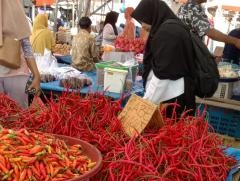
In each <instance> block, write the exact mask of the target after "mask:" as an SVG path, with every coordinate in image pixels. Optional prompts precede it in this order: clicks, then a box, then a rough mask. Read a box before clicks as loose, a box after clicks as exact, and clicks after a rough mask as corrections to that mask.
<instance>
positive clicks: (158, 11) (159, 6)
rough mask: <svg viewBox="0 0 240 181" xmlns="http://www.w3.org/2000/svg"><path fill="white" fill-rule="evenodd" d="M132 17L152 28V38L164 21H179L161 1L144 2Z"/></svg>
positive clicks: (143, 0) (144, 0)
mask: <svg viewBox="0 0 240 181" xmlns="http://www.w3.org/2000/svg"><path fill="white" fill-rule="evenodd" d="M132 17H133V18H134V19H136V20H137V21H139V22H144V23H147V24H149V25H151V26H152V27H151V31H150V36H153V35H154V34H155V33H156V32H157V30H158V28H159V27H160V26H161V24H162V23H163V22H164V21H166V20H168V19H177V17H176V15H175V14H174V13H173V12H172V10H171V9H170V8H169V7H168V5H167V4H166V3H165V2H163V1H161V0H142V1H141V2H140V3H139V5H138V6H137V8H136V9H135V10H134V12H133V13H132Z"/></svg>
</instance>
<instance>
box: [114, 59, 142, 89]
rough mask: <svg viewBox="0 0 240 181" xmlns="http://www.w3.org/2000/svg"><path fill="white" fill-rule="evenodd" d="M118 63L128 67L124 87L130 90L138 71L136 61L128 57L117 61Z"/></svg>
mask: <svg viewBox="0 0 240 181" xmlns="http://www.w3.org/2000/svg"><path fill="white" fill-rule="evenodd" d="M117 63H118V64H119V65H122V66H124V67H128V75H127V78H126V83H125V89H126V90H127V91H130V90H132V87H133V84H134V83H135V80H136V76H137V73H138V63H137V61H136V60H135V58H129V59H127V60H124V61H123V62H117Z"/></svg>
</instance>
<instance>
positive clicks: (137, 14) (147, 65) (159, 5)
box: [132, 0, 177, 86]
mask: <svg viewBox="0 0 240 181" xmlns="http://www.w3.org/2000/svg"><path fill="white" fill-rule="evenodd" d="M132 17H133V18H134V19H136V20H137V21H139V22H140V23H141V22H144V23H146V24H149V25H151V30H150V32H149V36H148V40H147V43H146V47H145V53H144V59H143V64H144V72H143V80H144V86H145V85H146V80H147V77H148V75H149V73H150V71H151V70H152V69H156V68H155V67H153V65H152V64H153V62H154V57H153V52H152V47H151V46H158V45H155V44H154V45H152V40H153V38H154V37H155V35H157V32H158V30H159V28H160V26H161V25H162V23H163V22H165V21H166V20H168V19H177V17H176V15H175V14H174V13H173V12H172V10H171V9H170V8H169V7H168V5H167V4H166V3H165V2H163V1H161V0H142V1H141V2H140V3H139V5H138V6H137V8H136V9H135V10H134V12H133V13H132ZM159 43H160V42H159ZM155 48H156V47H155ZM170 54H171V53H170ZM169 56H170V55H169ZM155 72H157V70H156V71H155ZM157 77H158V76H157Z"/></svg>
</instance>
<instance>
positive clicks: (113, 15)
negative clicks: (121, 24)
mask: <svg viewBox="0 0 240 181" xmlns="http://www.w3.org/2000/svg"><path fill="white" fill-rule="evenodd" d="M117 20H118V13H117V12H115V11H111V12H109V13H107V15H106V18H105V21H104V28H103V44H110V45H114V40H115V39H116V37H117V35H118V30H117V27H116V23H117Z"/></svg>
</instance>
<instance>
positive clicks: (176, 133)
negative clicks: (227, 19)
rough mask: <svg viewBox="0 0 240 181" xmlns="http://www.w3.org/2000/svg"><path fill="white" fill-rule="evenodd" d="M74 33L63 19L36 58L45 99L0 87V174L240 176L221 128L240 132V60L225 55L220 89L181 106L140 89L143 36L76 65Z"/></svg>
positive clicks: (166, 178)
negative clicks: (25, 99)
mask: <svg viewBox="0 0 240 181" xmlns="http://www.w3.org/2000/svg"><path fill="white" fill-rule="evenodd" d="M56 2H57V4H58V1H56ZM71 2H73V1H71ZM76 2H77V1H76ZM86 2H91V1H86ZM107 2H108V1H106V2H105V3H107ZM179 2H183V0H179ZM37 3H43V4H42V5H46V3H50V4H52V3H53V1H38V2H37ZM73 3H74V2H73ZM57 4H55V8H56V9H57ZM86 5H87V6H88V4H86ZM73 6H74V5H73ZM225 8H226V9H227V8H229V7H225ZM88 11H89V9H86V10H85V11H84V12H86V13H89V12H88ZM69 33H70V32H69V29H65V28H60V29H59V31H58V34H57V38H58V42H57V45H56V46H55V48H54V49H53V54H52V52H50V51H49V52H47V51H46V52H45V54H44V55H43V56H42V55H36V57H35V58H36V63H37V66H38V69H39V71H40V74H41V89H42V92H43V94H44V95H47V94H48V95H50V96H49V97H47V100H46V102H44V103H43V102H42V100H41V98H39V97H37V96H35V97H34V99H33V102H32V104H31V105H30V106H29V107H28V108H26V109H25V108H22V107H20V106H19V105H18V104H17V103H16V101H14V100H12V99H11V98H10V97H8V95H5V94H3V93H0V138H1V139H0V143H1V144H0V180H14V181H26V180H31V181H58V180H65V181H106V180H107V181H123V180H124V181H125V180H126V181H137V180H139V181H143V180H144V181H145V180H149V181H150V180H151V181H239V179H240V176H239V175H240V171H239V165H240V149H238V148H234V147H230V146H229V145H228V144H226V143H225V142H224V140H223V138H222V137H221V136H220V135H219V134H223V135H228V136H231V137H233V138H234V139H239V138H240V131H239V130H240V122H239V120H240V102H239V101H236V100H233V99H232V98H233V94H232V93H233V89H234V84H235V83H236V82H238V81H239V77H240V69H239V68H238V67H235V66H234V65H232V64H225V63H222V64H219V66H218V69H219V72H220V82H219V86H218V89H217V91H216V93H215V94H214V96H213V97H212V98H208V99H200V98H197V104H198V106H197V110H196V114H195V115H194V116H192V115H191V116H190V115H189V114H188V113H189V112H188V110H186V111H184V112H182V114H181V115H178V114H177V112H176V109H177V107H178V105H177V104H176V103H171V104H162V103H161V104H160V105H156V104H154V103H152V102H150V101H148V100H146V99H144V98H142V97H143V95H144V88H143V81H142V77H141V72H140V73H139V68H140V67H141V66H142V62H143V53H144V48H145V43H146V42H145V41H143V40H142V39H132V40H129V39H126V38H125V37H121V36H119V37H117V39H116V41H115V45H114V47H112V46H108V45H105V46H103V51H104V56H103V60H101V61H99V62H98V63H95V67H94V70H93V71H79V69H77V68H74V67H73V66H71V62H72V58H71V55H70V50H71V41H72V36H71V35H70V36H68V35H69ZM216 85H217V83H216ZM236 90H238V89H236ZM239 92H240V90H239ZM55 95H57V96H55ZM169 108H172V109H171V110H173V111H172V112H171V111H170V112H171V115H169V114H168V113H169Z"/></svg>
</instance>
